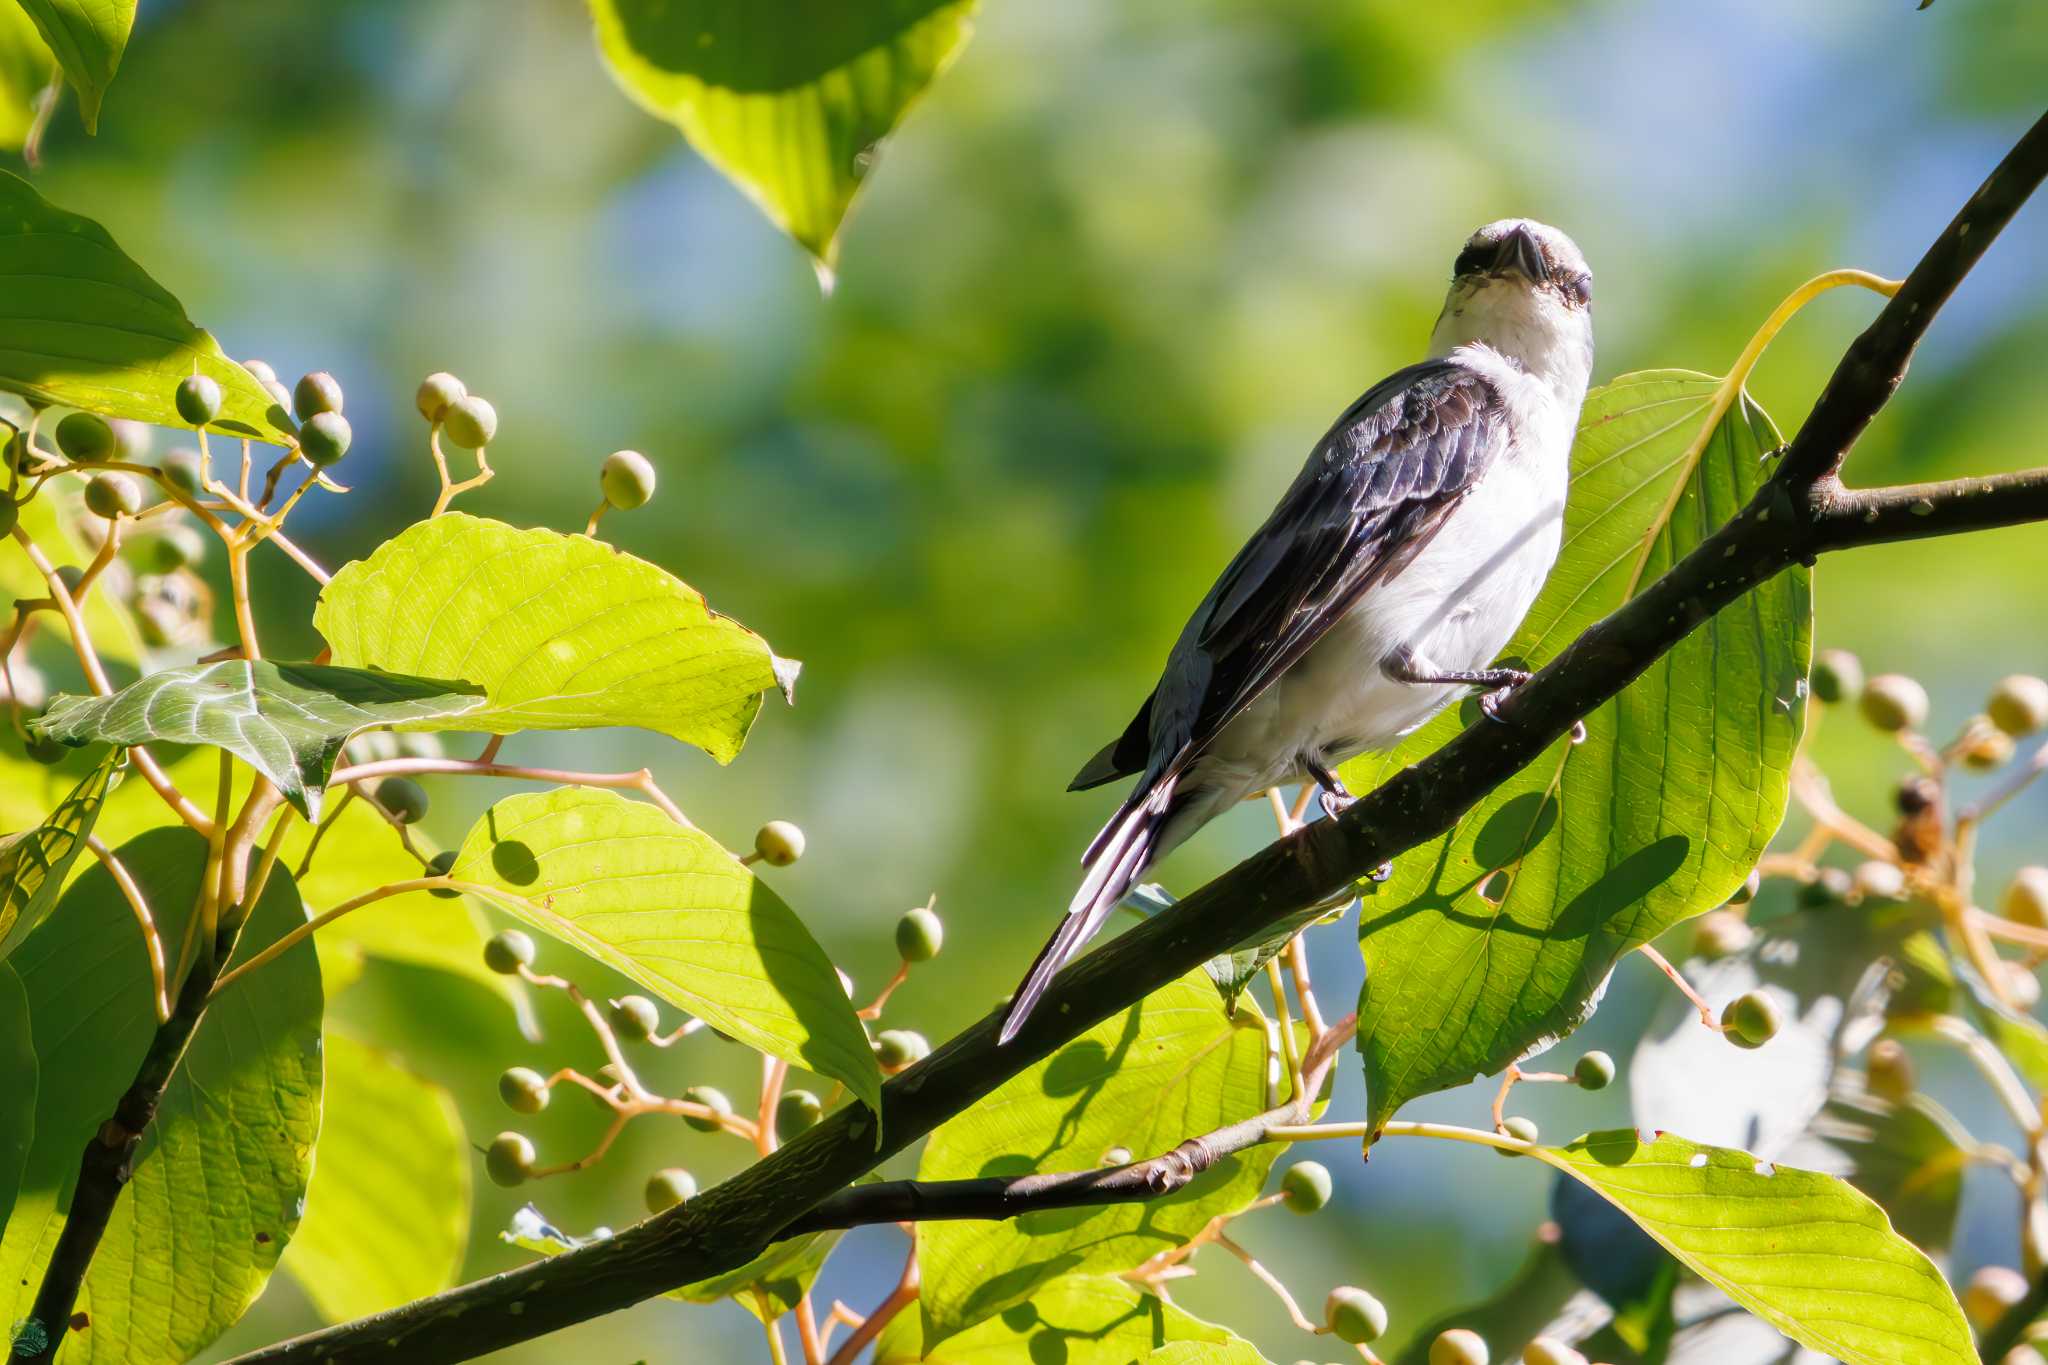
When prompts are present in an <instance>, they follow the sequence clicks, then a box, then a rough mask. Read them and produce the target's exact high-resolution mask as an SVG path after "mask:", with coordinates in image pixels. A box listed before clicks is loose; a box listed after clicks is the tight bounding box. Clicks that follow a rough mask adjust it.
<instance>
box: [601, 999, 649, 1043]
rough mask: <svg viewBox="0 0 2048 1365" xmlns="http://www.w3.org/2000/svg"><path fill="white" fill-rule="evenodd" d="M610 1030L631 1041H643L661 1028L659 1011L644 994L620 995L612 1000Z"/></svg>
mask: <svg viewBox="0 0 2048 1365" xmlns="http://www.w3.org/2000/svg"><path fill="white" fill-rule="evenodd" d="M611 1022H612V1032H613V1033H616V1034H618V1035H619V1037H621V1038H624V1039H625V1040H626V1041H628V1042H632V1043H644V1042H646V1041H647V1040H648V1039H649V1038H652V1037H653V1036H654V1035H655V1033H656V1032H657V1031H658V1030H659V1029H660V1028H661V1011H660V1009H658V1008H657V1007H656V1006H655V1003H654V1002H653V1001H652V1000H649V999H648V998H647V997H646V996H644V995H622V996H620V997H619V998H618V999H616V1000H614V1001H612V1009H611Z"/></svg>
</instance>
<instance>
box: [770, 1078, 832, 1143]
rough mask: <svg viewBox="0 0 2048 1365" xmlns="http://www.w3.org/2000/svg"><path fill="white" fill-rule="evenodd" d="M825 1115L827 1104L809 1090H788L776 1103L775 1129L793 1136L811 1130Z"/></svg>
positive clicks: (784, 1134)
mask: <svg viewBox="0 0 2048 1365" xmlns="http://www.w3.org/2000/svg"><path fill="white" fill-rule="evenodd" d="M824 1117H825V1105H824V1102H823V1101H822V1100H820V1099H819V1098H818V1097H817V1096H816V1095H813V1094H812V1093H811V1092H810V1091H808V1090H787V1091H784V1092H783V1095H782V1098H781V1099H780V1100H778V1101H776V1104H775V1131H776V1133H777V1134H779V1135H780V1136H782V1137H785V1138H792V1137H795V1136H796V1135H797V1134H798V1133H805V1132H809V1131H810V1130H811V1129H813V1128H815V1127H817V1126H818V1122H819V1120H821V1119H823V1118H824Z"/></svg>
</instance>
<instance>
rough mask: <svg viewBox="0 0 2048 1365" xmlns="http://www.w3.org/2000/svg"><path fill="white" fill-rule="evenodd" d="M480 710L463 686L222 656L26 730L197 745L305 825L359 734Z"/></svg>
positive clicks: (70, 701) (70, 707)
mask: <svg viewBox="0 0 2048 1365" xmlns="http://www.w3.org/2000/svg"><path fill="white" fill-rule="evenodd" d="M482 704H483V694H482V693H481V692H479V691H478V690H477V689H476V688H475V687H472V686H470V685H469V684H467V683H459V682H444V681H442V680H440V679H438V678H411V677H406V676H404V675H402V674H397V673H380V672H372V671H370V670H366V669H360V668H331V667H328V666H327V665H324V664H280V663H273V662H271V661H270V660H268V659H262V660H258V661H256V662H255V663H251V662H249V661H248V660H246V659H223V660H221V661H220V662H218V663H210V664H190V665H187V666H186V667H184V668H167V669H165V670H164V671H163V672H161V673H152V674H150V675H149V676H148V677H146V678H143V679H141V680H140V681H138V682H133V683H130V684H129V685H128V686H126V687H124V688H122V689H121V690H120V691H118V692H116V693H114V694H113V695H112V696H110V697H82V696H58V697H53V698H51V700H50V709H49V710H47V711H45V712H44V713H43V715H42V718H41V719H40V720H37V721H34V722H32V723H31V726H32V728H34V729H36V730H39V731H41V732H42V733H43V734H45V735H48V736H50V737H51V738H52V739H60V740H63V741H64V742H65V743H66V744H86V743H91V742H93V741H95V740H101V741H105V742H106V743H109V744H120V745H132V744H151V743H158V742H163V743H170V744H204V745H210V746H213V747H215V748H220V749H226V750H227V751H228V752H229V753H231V754H233V755H234V756H235V757H237V758H239V759H241V760H243V761H244V762H245V763H247V764H248V765H249V766H250V767H252V768H254V769H255V770H256V771H257V772H259V773H262V774H263V775H264V776H265V777H267V778H269V779H270V780H271V781H272V782H273V783H275V784H276V785H277V789H278V790H279V791H280V792H282V793H284V796H285V799H286V800H288V801H290V802H291V803H292V805H293V806H294V807H295V808H296V809H297V810H298V811H299V813H300V814H301V815H304V816H305V817H306V818H307V819H308V820H317V819H319V818H320V805H321V796H322V793H323V789H324V788H325V787H326V786H327V778H328V776H329V774H331V773H332V772H333V771H334V759H335V756H336V755H337V754H339V753H340V752H341V746H342V744H343V742H344V741H346V740H347V739H348V737H349V736H350V735H352V734H354V733H355V732H356V731H358V730H363V729H367V728H369V727H370V726H373V725H395V724H400V723H403V722H405V721H410V720H419V719H422V718H425V717H437V718H438V717H449V716H459V715H462V714H463V713H464V712H466V711H470V710H474V709H475V708H477V707H479V706H481V705H482Z"/></svg>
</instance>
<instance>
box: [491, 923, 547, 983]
mask: <svg viewBox="0 0 2048 1365" xmlns="http://www.w3.org/2000/svg"><path fill="white" fill-rule="evenodd" d="M534 951H535V950H534V946H533V939H532V938H531V937H530V936H528V935H526V934H522V933H521V932H519V931H518V930H517V929H504V930H500V931H499V932H498V933H495V934H493V935H491V937H490V941H489V942H487V943H485V944H484V965H485V966H486V967H489V968H490V969H491V970H492V971H494V972H496V973H498V975H500V976H512V975H515V974H516V973H517V972H518V971H519V969H520V968H521V967H531V966H532V965H533V956H534Z"/></svg>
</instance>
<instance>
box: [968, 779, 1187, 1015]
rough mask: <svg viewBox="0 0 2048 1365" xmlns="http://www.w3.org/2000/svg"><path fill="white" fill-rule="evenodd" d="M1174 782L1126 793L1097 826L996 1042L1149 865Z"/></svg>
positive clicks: (1029, 1008)
mask: <svg viewBox="0 0 2048 1365" xmlns="http://www.w3.org/2000/svg"><path fill="white" fill-rule="evenodd" d="M1177 785H1179V777H1178V775H1177V774H1175V775H1170V776H1168V777H1166V778H1165V779H1164V780H1162V781H1160V782H1158V783H1156V784H1152V785H1149V786H1142V787H1140V788H1139V789H1138V790H1137V791H1135V792H1133V793H1131V799H1130V800H1128V801H1126V802H1125V803H1124V805H1123V808H1122V809H1121V810H1119V811H1118V812H1117V813H1116V815H1115V816H1114V817H1113V818H1111V820H1110V822H1109V823H1108V824H1106V825H1104V826H1103V827H1102V832H1101V833H1100V834H1098V835H1096V836H1095V842H1094V843H1092V844H1090V845H1088V851H1087V852H1086V853H1085V854H1083V855H1082V856H1081V866H1082V867H1083V868H1085V869H1086V875H1085V876H1083V877H1082V879H1081V889H1080V890H1079V891H1076V892H1075V893H1074V901H1073V904H1071V905H1069V906H1068V907H1067V917H1066V918H1065V919H1063V920H1061V921H1060V927H1059V929H1058V930H1056V931H1055V932H1054V934H1053V936H1052V938H1051V939H1050V940H1049V941H1048V942H1047V943H1046V945H1045V947H1043V948H1041V949H1040V950H1039V952H1038V960H1037V961H1035V962H1033V963H1032V964H1031V971H1030V973H1029V974H1028V975H1027V976H1026V977H1025V978H1024V984H1023V985H1021V986H1019V987H1018V988H1017V994H1016V995H1015V996H1014V997H1013V998H1012V999H1011V1001H1010V1012H1009V1014H1007V1015H1006V1016H1004V1018H1003V1029H1002V1033H1001V1034H1000V1035H998V1037H997V1039H996V1041H997V1042H998V1043H999V1044H1000V1043H1007V1042H1009V1041H1010V1040H1011V1039H1012V1038H1014V1037H1016V1036H1017V1031H1018V1030H1019V1029H1021V1028H1023V1027H1024V1021H1025V1020H1026V1019H1028V1018H1030V1017H1031V1011H1032V1010H1033V1009H1034V1008H1036V1007H1037V1005H1038V1001H1039V998H1040V997H1042V996H1043V995H1044V994H1045V989H1046V987H1048V986H1050V985H1051V984H1052V979H1053V977H1054V976H1055V975H1056V974H1057V973H1058V972H1059V969H1060V968H1062V967H1064V966H1066V965H1067V963H1068V962H1069V961H1070V960H1071V959H1072V958H1073V956H1074V954H1076V953H1078V952H1080V951H1081V948H1082V946H1083V945H1085V944H1086V943H1087V942H1088V940H1089V939H1091V938H1093V937H1095V931H1096V930H1098V929H1100V928H1101V927H1102V922H1103V921H1104V920H1106V919H1108V918H1109V915H1110V912H1111V911H1112V910H1115V909H1116V907H1117V903H1118V902H1119V901H1121V900H1122V899H1123V898H1124V893H1125V892H1126V891H1129V890H1130V889H1131V886H1132V884H1133V883H1135V882H1136V881H1137V880H1138V878H1139V877H1140V876H1142V875H1143V874H1144V871H1145V869H1146V868H1148V867H1150V866H1151V865H1152V861H1153V858H1154V856H1155V850H1157V849H1158V847H1159V836H1160V832H1161V830H1162V829H1163V828H1164V827H1165V825H1166V821H1167V817H1168V816H1169V815H1170V814H1171V813H1172V808H1173V790H1174V788H1175V787H1176V786H1177Z"/></svg>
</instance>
